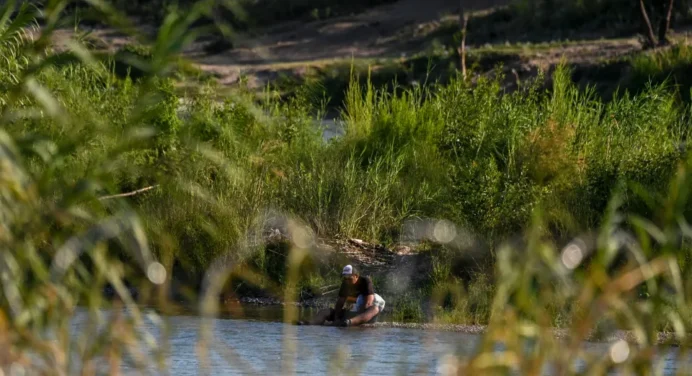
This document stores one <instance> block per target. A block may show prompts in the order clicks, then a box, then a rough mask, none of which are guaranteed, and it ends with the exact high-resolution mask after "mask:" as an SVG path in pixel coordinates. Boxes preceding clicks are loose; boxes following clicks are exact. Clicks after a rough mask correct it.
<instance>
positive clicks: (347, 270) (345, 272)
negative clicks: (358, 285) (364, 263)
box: [341, 265, 353, 275]
mask: <svg viewBox="0 0 692 376" xmlns="http://www.w3.org/2000/svg"><path fill="white" fill-rule="evenodd" d="M351 274H353V267H352V266H351V265H346V266H344V270H342V271H341V275H351Z"/></svg>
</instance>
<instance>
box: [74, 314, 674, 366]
mask: <svg viewBox="0 0 692 376" xmlns="http://www.w3.org/2000/svg"><path fill="white" fill-rule="evenodd" d="M277 315H278V316H280V315H281V313H280V312H277V311H276V310H272V309H254V310H253V309H249V310H246V311H245V312H244V317H245V318H243V319H237V318H230V317H229V318H214V319H209V321H204V320H203V319H202V318H200V317H199V316H194V315H178V316H167V317H166V318H165V321H166V323H167V324H168V325H167V326H168V327H169V328H170V332H169V333H167V340H166V341H165V343H166V344H167V349H166V351H165V353H164V359H165V362H164V363H165V366H164V368H163V369H161V368H156V367H155V366H154V365H150V366H149V367H150V370H149V372H147V373H144V374H152V375H181V376H184V375H249V374H252V375H254V374H261V375H269V374H272V375H274V374H302V375H324V374H335V375H336V374H339V375H341V374H369V375H392V374H401V375H441V374H447V373H446V372H444V371H445V368H444V367H445V364H446V363H447V362H446V361H445V359H446V358H447V357H448V356H449V355H450V354H455V355H462V356H463V355H469V354H472V353H473V352H474V350H475V347H476V346H477V344H478V342H479V340H480V337H479V336H476V335H469V334H463V333H458V332H445V331H427V330H419V329H402V328H384V327H379V328H372V327H370V328H337V327H323V326H294V325H285V324H283V323H282V322H280V321H275V320H277V319H278V317H277ZM80 321H81V320H76V321H75V322H74V325H75V326H73V329H75V331H76V332H79V330H80V325H81V324H80ZM155 322H156V321H155V320H145V324H144V326H143V327H142V328H141V329H142V330H143V331H148V332H150V333H151V334H152V336H153V338H154V339H155V341H156V342H162V341H161V340H162V338H161V335H162V332H161V331H160V327H159V326H158V325H156V324H155ZM204 322H208V323H209V326H208V327H209V328H210V329H211V330H210V331H209V332H210V333H212V336H213V338H212V339H211V341H210V342H206V343H208V346H207V348H208V350H209V352H208V356H205V357H202V356H200V353H199V352H198V346H199V344H200V343H201V340H200V334H201V330H200V329H201V328H202V327H203V323H204ZM585 346H586V348H587V351H588V352H589V353H592V354H596V355H600V356H603V355H604V354H608V350H609V347H610V344H608V343H593V344H592V343H589V344H586V345H585ZM143 351H145V350H143ZM675 351H678V350H676V348H667V349H662V352H661V354H660V355H659V359H660V361H659V364H657V365H656V367H661V369H662V370H663V373H662V374H665V375H673V374H675V372H676V370H677V365H676V363H675ZM203 359H205V360H207V362H203ZM126 363H129V364H132V363H131V362H126ZM577 366H579V365H578V364H577ZM123 374H125V375H135V374H142V372H141V370H140V369H136V370H135V369H134V368H133V367H131V366H128V365H127V364H126V365H125V366H124V368H123ZM545 374H546V375H549V374H551V372H550V370H549V369H548V368H546V373H545Z"/></svg>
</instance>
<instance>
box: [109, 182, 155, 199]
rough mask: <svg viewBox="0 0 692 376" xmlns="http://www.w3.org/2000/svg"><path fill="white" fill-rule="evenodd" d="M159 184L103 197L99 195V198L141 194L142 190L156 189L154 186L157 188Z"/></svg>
mask: <svg viewBox="0 0 692 376" xmlns="http://www.w3.org/2000/svg"><path fill="white" fill-rule="evenodd" d="M158 186H159V185H158V184H156V185H152V186H149V187H145V188H141V189H138V190H136V191H132V192H126V193H118V194H115V195H109V196H103V197H99V200H108V199H111V198H119V197H129V196H134V195H137V194H140V193H142V192H146V191H149V190H152V189H154V188H156V187H158Z"/></svg>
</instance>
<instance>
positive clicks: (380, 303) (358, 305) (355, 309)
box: [351, 294, 385, 312]
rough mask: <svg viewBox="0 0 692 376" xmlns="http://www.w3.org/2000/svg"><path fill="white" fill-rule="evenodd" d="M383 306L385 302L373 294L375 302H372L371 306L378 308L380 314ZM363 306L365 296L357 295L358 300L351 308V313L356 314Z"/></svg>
mask: <svg viewBox="0 0 692 376" xmlns="http://www.w3.org/2000/svg"><path fill="white" fill-rule="evenodd" d="M384 304H385V301H384V299H382V297H381V296H379V295H377V294H375V300H374V301H373V302H372V305H374V306H375V307H378V308H379V309H380V312H382V311H383V310H384ZM364 305H365V296H364V295H358V299H356V304H354V305H353V308H352V309H351V311H353V312H358V311H360V309H361V307H363V306H364Z"/></svg>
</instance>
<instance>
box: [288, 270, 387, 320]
mask: <svg viewBox="0 0 692 376" xmlns="http://www.w3.org/2000/svg"><path fill="white" fill-rule="evenodd" d="M341 276H342V281H341V287H340V288H339V297H338V298H337V300H336V304H335V305H334V308H328V309H326V310H322V311H320V312H318V313H317V315H315V318H314V319H313V320H311V321H310V324H312V325H324V323H325V322H327V321H330V322H332V323H333V324H334V325H337V326H357V325H361V324H364V323H373V322H375V321H377V316H378V315H379V314H380V313H381V312H382V310H383V309H384V306H385V301H384V299H382V297H381V296H379V295H378V294H375V289H374V287H373V284H372V280H371V279H370V278H368V277H366V276H361V275H360V274H359V273H358V272H357V271H356V270H355V268H353V266H351V265H346V266H345V267H344V269H343V271H342V272H341ZM346 303H355V306H354V307H353V309H352V310H350V311H346V310H344V305H345V304H346ZM299 324H304V322H299Z"/></svg>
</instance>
